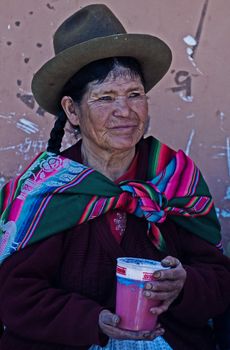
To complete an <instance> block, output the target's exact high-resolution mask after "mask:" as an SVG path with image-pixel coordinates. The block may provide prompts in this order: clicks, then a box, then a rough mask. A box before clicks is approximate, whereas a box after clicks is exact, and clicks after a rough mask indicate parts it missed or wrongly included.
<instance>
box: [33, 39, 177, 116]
mask: <svg viewBox="0 0 230 350" xmlns="http://www.w3.org/2000/svg"><path fill="white" fill-rule="evenodd" d="M118 56H129V57H134V58H136V59H137V60H138V61H139V63H140V65H141V68H142V71H143V75H144V79H145V88H146V92H147V91H149V90H151V89H152V87H153V86H154V85H156V84H157V83H158V82H159V81H160V80H161V79H162V78H163V76H164V75H165V73H166V72H167V71H168V69H169V67H170V64H171V61H172V54H171V50H170V48H169V47H168V45H166V44H165V43H164V42H163V41H162V40H161V39H159V38H157V37H154V36H151V35H147V34H116V35H111V36H107V37H99V38H95V39H92V40H89V41H86V42H84V43H81V44H78V45H75V46H72V47H70V48H68V49H66V50H64V51H62V52H61V53H59V54H57V55H56V56H55V57H53V58H52V59H50V60H49V61H48V62H46V63H45V64H44V65H43V66H42V67H41V68H40V69H39V70H38V72H37V73H36V74H35V75H34V77H33V80H32V92H33V95H34V97H35V100H36V101H37V103H38V104H39V105H40V106H41V107H42V108H44V109H45V110H46V111H47V112H49V113H51V114H57V113H58V111H60V98H61V97H62V96H61V93H62V89H63V87H64V86H65V84H66V83H67V81H68V80H69V79H70V78H71V77H72V76H73V75H74V74H75V73H76V72H77V71H79V70H80V69H81V68H82V67H84V66H85V65H87V64H88V63H91V62H93V61H96V60H99V59H103V58H108V57H118Z"/></svg>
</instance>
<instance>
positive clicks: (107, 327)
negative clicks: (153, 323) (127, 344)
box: [99, 310, 164, 340]
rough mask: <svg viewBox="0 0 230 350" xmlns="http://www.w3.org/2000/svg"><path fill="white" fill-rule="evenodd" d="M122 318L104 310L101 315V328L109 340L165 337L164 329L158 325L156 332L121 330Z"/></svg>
mask: <svg viewBox="0 0 230 350" xmlns="http://www.w3.org/2000/svg"><path fill="white" fill-rule="evenodd" d="M119 322H120V318H119V316H117V315H116V314H113V313H112V312H110V311H109V310H102V311H101V312H100V315H99V326H100V329H101V330H102V332H103V333H104V334H106V335H107V336H108V337H109V338H113V339H121V340H125V339H126V340H153V339H154V338H156V337H158V336H160V335H163V334H164V329H163V328H161V326H160V325H157V327H156V328H155V330H154V331H127V330H124V329H121V328H119Z"/></svg>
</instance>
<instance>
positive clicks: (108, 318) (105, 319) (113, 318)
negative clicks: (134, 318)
mask: <svg viewBox="0 0 230 350" xmlns="http://www.w3.org/2000/svg"><path fill="white" fill-rule="evenodd" d="M100 322H102V323H104V324H107V325H110V326H113V327H116V326H117V325H118V323H119V322H120V318H119V316H118V315H116V314H113V313H112V312H110V311H109V310H102V311H101V312H100V315H99V324H100Z"/></svg>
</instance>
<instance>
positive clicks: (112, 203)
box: [0, 138, 220, 262]
mask: <svg viewBox="0 0 230 350" xmlns="http://www.w3.org/2000/svg"><path fill="white" fill-rule="evenodd" d="M147 177H148V178H147V181H136V180H127V181H123V182H121V183H119V184H118V185H117V184H115V183H114V182H113V181H111V180H110V179H108V178H107V177H105V176H104V175H102V174H100V173H99V172H97V171H95V170H94V169H91V168H89V167H86V166H85V165H83V164H81V163H78V162H76V161H73V160H71V159H68V158H66V157H64V156H62V155H56V154H53V153H49V152H44V153H41V154H40V155H39V156H38V157H37V158H36V159H35V160H34V161H33V162H32V164H31V165H30V166H29V167H28V168H27V169H26V170H25V171H24V173H22V174H21V175H20V176H18V177H17V178H15V179H13V180H11V181H10V182H8V183H7V184H6V185H5V186H4V187H3V189H2V191H1V193H0V213H1V217H0V262H2V261H3V260H4V259H5V258H6V257H8V256H9V255H11V254H12V253H14V252H16V251H19V250H20V249H22V248H24V247H26V246H27V245H29V244H32V243H35V242H38V241H41V240H42V239H45V238H47V237H50V236H52V235H54V234H58V233H59V232H63V231H64V230H67V229H69V228H71V227H73V226H75V225H80V224H82V223H84V222H86V221H88V220H92V219H94V218H96V217H98V216H99V215H102V214H104V213H106V212H107V211H109V210H113V209H121V210H124V211H126V212H127V213H131V214H133V215H136V216H138V217H141V218H145V219H146V220H147V222H148V232H147V233H148V235H149V237H150V239H151V241H152V243H153V244H154V245H155V246H156V247H157V248H158V249H160V250H163V249H164V247H165V242H164V239H163V236H162V235H161V232H160V229H159V228H160V224H161V223H162V222H163V221H164V220H165V219H166V217H167V216H168V215H169V216H170V217H171V219H172V220H173V221H175V222H176V223H177V224H179V225H180V226H181V227H183V228H185V229H186V230H188V231H190V232H191V233H193V234H196V235H198V236H200V237H201V238H203V239H205V240H207V241H209V242H211V243H212V244H215V245H218V244H219V242H220V225H219V222H218V219H217V217H216V213H215V208H214V205H213V200H212V197H211V195H210V193H209V190H208V187H207V185H206V183H205V181H204V179H203V177H202V175H201V172H200V171H199V169H198V168H197V167H196V165H195V164H194V162H193V161H192V160H191V159H190V158H189V157H187V156H186V155H185V153H184V152H183V151H182V150H179V151H178V152H175V151H173V150H172V149H170V148H169V147H168V146H166V145H164V144H162V143H160V142H159V141H158V140H156V139H155V138H151V147H150V153H149V161H148V176H147ZM156 224H157V225H156ZM158 224H159V225H158ZM169 234H170V232H169Z"/></svg>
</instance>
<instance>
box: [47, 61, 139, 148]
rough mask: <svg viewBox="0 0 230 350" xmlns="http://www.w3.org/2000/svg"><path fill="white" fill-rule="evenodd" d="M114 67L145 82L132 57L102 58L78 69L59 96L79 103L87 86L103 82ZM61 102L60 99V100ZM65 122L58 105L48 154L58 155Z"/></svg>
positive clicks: (136, 62)
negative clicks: (126, 69) (124, 70)
mask: <svg viewBox="0 0 230 350" xmlns="http://www.w3.org/2000/svg"><path fill="white" fill-rule="evenodd" d="M115 66H122V67H124V68H129V69H130V73H131V74H133V75H134V76H137V75H138V76H140V78H141V81H142V83H143V85H144V86H145V81H144V77H143V73H142V70H141V66H140V64H139V62H138V61H137V60H136V59H135V58H132V57H111V58H104V59H101V60H98V61H94V62H92V63H89V64H87V65H86V66H84V67H83V68H82V69H80V70H79V71H78V72H77V73H76V74H75V75H73V77H72V78H71V79H70V80H69V81H68V82H67V83H66V85H65V86H64V88H63V90H62V93H61V96H70V97H72V99H73V100H74V101H75V102H77V103H80V102H81V100H82V97H83V95H84V94H85V92H86V90H87V86H88V84H89V83H90V82H92V81H97V82H99V83H101V82H103V81H104V80H105V79H106V77H107V76H108V74H109V73H110V72H111V71H112V70H113V68H114V67H115ZM60 100H61V99H60ZM66 121H67V117H66V115H65V113H64V111H63V110H62V107H61V105H60V113H59V114H58V115H57V120H56V122H55V124H54V127H53V129H52V130H51V133H50V139H49V141H48V147H47V151H48V152H54V153H59V151H60V148H61V142H62V138H63V135H64V127H65V124H66Z"/></svg>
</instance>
